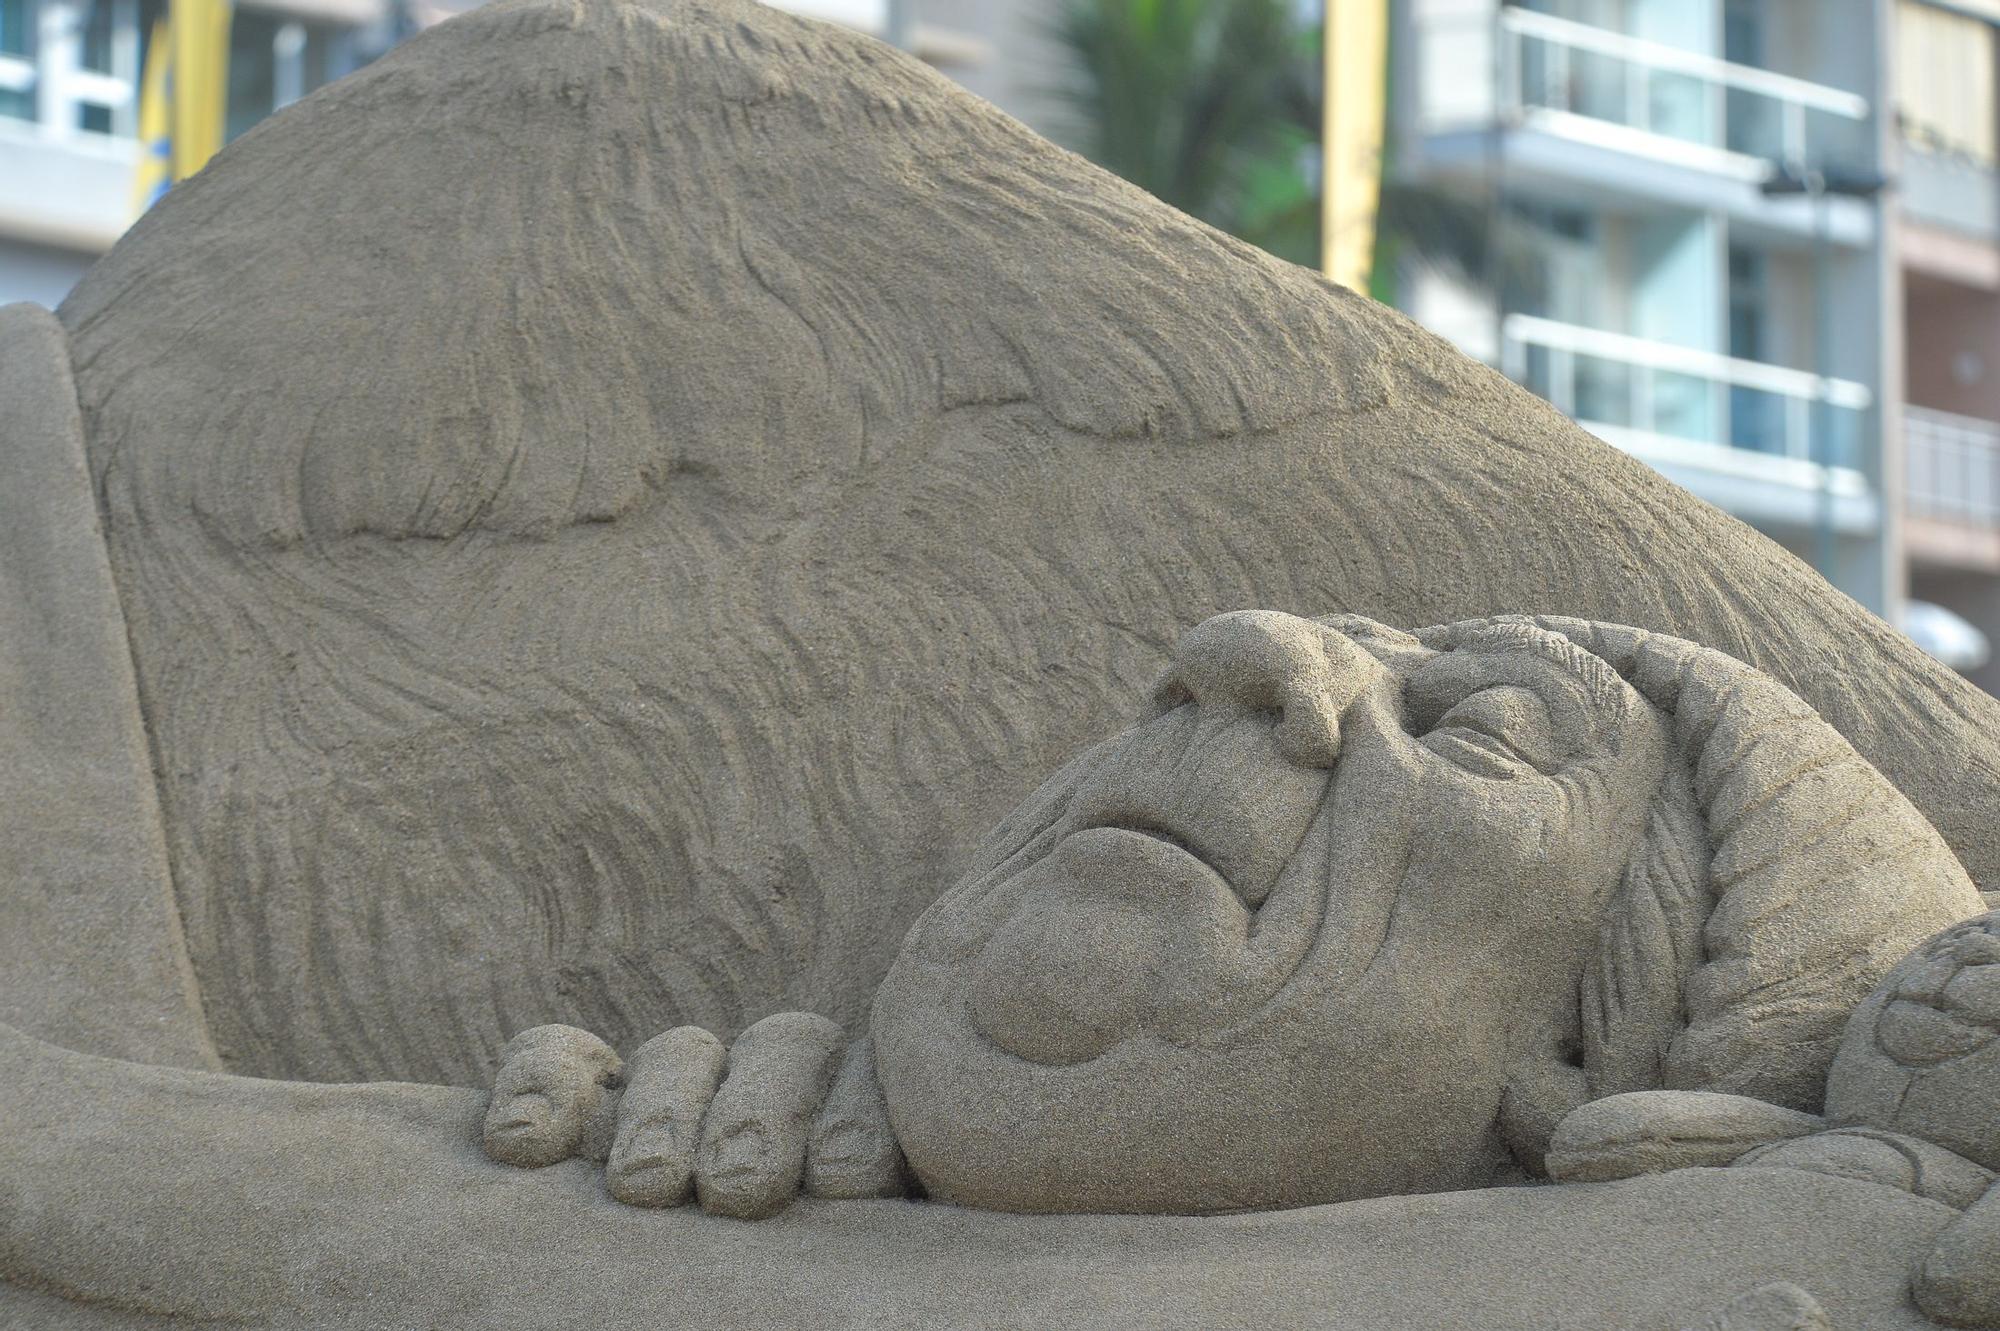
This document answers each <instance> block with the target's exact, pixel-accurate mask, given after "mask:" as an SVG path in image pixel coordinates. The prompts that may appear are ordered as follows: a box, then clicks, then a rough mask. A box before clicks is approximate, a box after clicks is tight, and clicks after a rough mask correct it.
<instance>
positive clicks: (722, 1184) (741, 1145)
mask: <svg viewBox="0 0 2000 1331" xmlns="http://www.w3.org/2000/svg"><path fill="white" fill-rule="evenodd" d="M841 1043H842V1041H841V1033H840V1027H838V1026H836V1025H834V1024H833V1023H832V1022H831V1021H828V1020H827V1019H826V1018H825V1017H821V1016H817V1015H815V1014H813V1013H810V1012H780V1013H778V1014H777V1015H775V1016H770V1017H766V1018H764V1020H762V1021H760V1022H758V1023H757V1024H756V1025H755V1026H752V1027H751V1028H750V1029H749V1030H747V1031H745V1032H743V1034H742V1035H741V1036H739V1037H737V1040H736V1044H735V1046H734V1047H733V1048H732V1049H731V1050H730V1051H729V1079H728V1080H727V1081H725V1082H723V1084H722V1089H721V1090H719V1091H717V1092H716V1094H715V1101H714V1103H713V1104H711V1105H710V1106H709V1110H708V1118H707V1120H706V1122H704V1124H703V1125H702V1132H701V1152H700V1154H699V1155H698V1156H697V1158H696V1162H695V1186H696V1189H697V1190H698V1191H699V1193H700V1195H701V1204H702V1208H703V1209H704V1210H706V1211H708V1212H710V1213H711V1214H714V1215H726V1216H734V1217H736V1218H737V1219H739V1220H758V1219H762V1218H763V1217H765V1216H768V1215H774V1214H776V1213H777V1212H778V1211H780V1210H782V1209H783V1208H784V1206H785V1204H786V1202H788V1201H790V1200H791V1197H792V1194H794V1193H796V1192H797V1191H798V1189H799V1182H800V1179H801V1177H802V1175H803V1174H804V1172H805V1158H806V1133H807V1131H808V1129H809V1128H810V1126H811V1124H812V1119H813V1114H814V1112H815V1111H816V1110H818V1108H819V1104H820V1101H821V1099H823V1098H824V1097H825V1095H826V1090H827V1084H828V1083H829V1082H830V1081H831V1080H832V1079H833V1072H834V1066H835V1062H836V1060H837V1058H838V1056H839V1053H840V1047H841Z"/></svg>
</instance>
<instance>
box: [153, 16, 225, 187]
mask: <svg viewBox="0 0 2000 1331" xmlns="http://www.w3.org/2000/svg"><path fill="white" fill-rule="evenodd" d="M171 4H172V8H171V10H170V13H171V21H170V23H169V24H168V26H169V28H170V30H171V32H172V35H173V61H174V67H173V116H174V147H173V159H174V179H175V180H186V179H187V178H188V177H189V176H191V175H193V174H194V173H195V172H197V171H199V170H201V169H202V167H204V166H206V165H207V164H208V159H209V158H211V157H213V156H215V154H216V152H217V150H219V149H220V148H221V147H222V126H223V112H224V109H225V107H226V104H227V103H226V100H225V99H226V97H227V94H228V86H229V4H228V0H171Z"/></svg>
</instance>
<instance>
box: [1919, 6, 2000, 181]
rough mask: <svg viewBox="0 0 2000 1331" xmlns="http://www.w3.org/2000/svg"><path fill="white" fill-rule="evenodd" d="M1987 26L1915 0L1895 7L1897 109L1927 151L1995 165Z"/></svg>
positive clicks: (1991, 50)
mask: <svg viewBox="0 0 2000 1331" xmlns="http://www.w3.org/2000/svg"><path fill="white" fill-rule="evenodd" d="M1994 53H1995V42H1994V29H1993V26H1992V25H1991V24H1989V23H1984V22H1981V21H1980V20H1979V19H1976V18H1971V17H1969V16H1967V15H1964V14H1954V13H1949V12H1947V11H1945V10H1942V9H1933V8H1931V7H1930V6H1929V5H1924V4H1917V3H1915V2H1914V0H1900V3H1899V4H1898V5H1897V6H1896V86H1897V96H1898V98H1899V99H1900V105H1899V106H1898V108H1897V114H1898V117H1899V119H1900V120H1901V122H1902V128H1903V134H1904V137H1906V138H1908V139H1909V140H1910V141H1911V142H1912V143H1914V144H1916V145H1917V146H1919V147H1921V148H1924V149H1927V150H1929V151H1931V152H1935V153H1942V154H1948V155H1951V156H1954V157H1962V158H1969V159H1970V160H1972V161H1973V162H1976V163H1978V164H1979V165H1981V166H1985V167H1991V166H1993V165H1994V164H1995V156H1996V155H1995V146H1996V145H1995V129H1996V126H1995V118H1994V117H1995V104H1994V89H1993V85H1994V59H1995V54H1994Z"/></svg>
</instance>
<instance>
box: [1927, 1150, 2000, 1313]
mask: <svg viewBox="0 0 2000 1331" xmlns="http://www.w3.org/2000/svg"><path fill="white" fill-rule="evenodd" d="M1915 1286H1916V1288H1915V1293H1916V1296H1917V1306H1918V1307H1920V1308H1922V1309H1923V1310H1924V1312H1925V1314H1926V1315H1927V1316H1929V1317H1930V1319H1931V1320H1932V1321H1934V1322H1942V1323H1944V1324H1945V1325H1946V1326H1985V1327H1993V1326H2000V1183H1996V1184H1994V1185H1993V1186H1992V1187H1990V1188H1989V1189H1987V1192H1986V1196H1985V1197H1984V1198H1982V1199H1981V1200H1979V1201H1977V1202H1974V1203H1973V1204H1972V1206H1971V1208H1970V1209H1968V1210H1967V1211H1966V1212H1965V1214H1964V1215H1962V1216H1960V1217H1958V1219H1956V1220H1954V1221H1952V1222H1951V1223H1950V1224H1949V1225H1946V1226H1945V1227H1944V1230H1943V1232H1942V1233H1940V1234H1939V1235H1938V1238H1937V1243H1936V1246H1934V1247H1933V1248H1932V1249H1931V1251H1930V1255H1929V1256H1928V1257H1926V1258H1925V1259H1924V1263H1923V1265H1922V1266H1921V1267H1920V1268H1918V1270H1917V1278H1916V1281H1915Z"/></svg>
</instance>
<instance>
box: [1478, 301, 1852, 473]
mask: <svg viewBox="0 0 2000 1331" xmlns="http://www.w3.org/2000/svg"><path fill="white" fill-rule="evenodd" d="M1501 364H1502V366H1503V368H1505V369H1506V370H1507V372H1508V373H1509V374H1511V375H1512V376H1514V378H1515V379H1516V380H1517V381H1518V382H1519V383H1521V384H1522V385H1523V386H1524V387H1526V388H1527V389H1528V390H1529V391H1531V392H1533V393H1535V394H1537V395H1539V396H1541V397H1544V398H1546V399H1548V401H1549V402H1550V404H1551V405H1553V406H1554V407H1555V408H1556V409H1557V410H1559V411H1561V412H1563V413H1564V414H1566V415H1568V416H1570V417H1571V418H1573V419H1575V420H1576V421H1578V422H1579V423H1581V424H1583V425H1585V426H1596V427H1602V428H1605V429H1612V430H1626V431H1633V432H1637V433H1641V434H1645V435H1649V436H1653V437H1655V438H1661V439H1678V440H1685V441H1687V442H1689V443H1694V444H1705V445H1710V446H1724V447H1733V448H1736V449H1740V450H1742V451H1743V452H1746V453H1758V454H1765V455H1768V456H1771V457H1778V458H1788V459H1792V460H1794V461H1797V462H1821V463H1825V464H1827V465H1830V466H1834V467H1840V468H1847V469H1850V470H1860V469H1861V466H1862V463H1863V461H1864V460H1865V459H1866V457H1867V454H1866V452H1865V450H1864V444H1865V443H1866V440H1867V437H1868V436H1867V429H1868V422H1869V407H1870V404H1871V397H1870V394H1869V392H1868V389H1867V388H1866V386H1864V385H1862V384H1858V383H1854V382H1851V381H1849V380H1844V379H1830V380H1824V381H1823V380H1820V379H1818V378H1817V377H1815V376H1813V375H1811V374H1807V373H1804V372H1802V371H1799V370H1792V369H1786V368H1783V367H1781V366H1776V365H1767V364H1763V363H1761V362H1758V361H1748V360H1743V359H1740V358H1737V357H1731V356H1722V355H1718V354H1715V353H1713V352H1706V351H1700V350H1696V349H1694V348H1690V347H1682V346H1675V345H1672V344H1669V343H1664V342H1653V341H1649V340H1647V339H1644V338H1637V337H1631V336H1628V335H1626V334H1622V333H1611V332H1605V331H1602V330H1599V329H1593V328H1585V327H1581V326H1579V325H1576V324H1568V323H1562V322H1559V321H1557V320H1553V319H1543V318H1537V317H1534V316H1531V315H1524V314H1510V315H1508V316H1507V318H1506V319H1505V320H1503V322H1502V327H1501ZM1822 391H1823V392H1824V393H1825V398H1824V400H1822V399H1821V396H1820V395H1821V393H1822Z"/></svg>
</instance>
